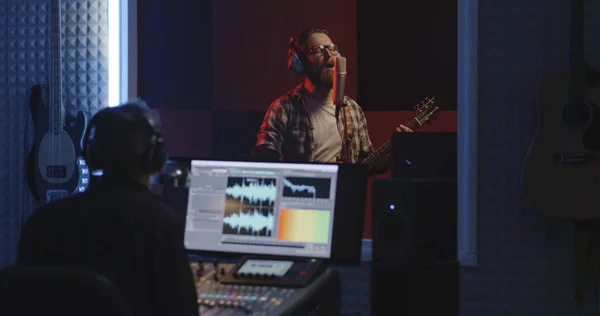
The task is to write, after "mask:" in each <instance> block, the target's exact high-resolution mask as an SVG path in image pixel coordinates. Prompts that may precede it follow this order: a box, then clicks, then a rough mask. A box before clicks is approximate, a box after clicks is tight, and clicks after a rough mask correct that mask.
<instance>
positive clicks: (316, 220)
mask: <svg viewBox="0 0 600 316" xmlns="http://www.w3.org/2000/svg"><path fill="white" fill-rule="evenodd" d="M337 176H338V166H337V165H325V164H323V165H318V164H290V163H262V162H237V161H205V160H193V161H192V164H191V175H190V180H191V181H190V189H189V197H188V207H187V218H186V230H185V240H184V242H185V246H186V248H187V249H189V250H201V251H218V252H236V253H252V254H265V255H282V256H286V255H287V256H302V257H316V258H329V256H330V254H331V239H332V236H331V235H332V230H333V218H334V216H333V215H334V207H335V193H336V186H337Z"/></svg>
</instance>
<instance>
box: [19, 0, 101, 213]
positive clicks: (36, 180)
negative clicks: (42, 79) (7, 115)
mask: <svg viewBox="0 0 600 316" xmlns="http://www.w3.org/2000/svg"><path fill="white" fill-rule="evenodd" d="M50 12H51V26H50V28H51V30H50V33H51V41H50V45H51V62H52V64H51V67H50V80H49V82H50V85H49V86H48V85H45V84H37V85H35V86H33V87H32V89H31V97H30V101H29V106H30V110H31V115H32V118H33V124H34V129H35V137H34V143H33V147H32V149H31V151H30V152H29V154H28V155H27V180H28V184H29V188H30V190H31V193H32V194H33V196H34V198H35V199H36V200H37V201H38V202H41V203H47V202H52V201H55V200H58V199H62V198H65V197H67V196H69V195H71V194H74V193H76V192H83V191H85V190H86V189H87V186H88V183H89V169H88V168H87V165H86V163H85V160H84V159H83V157H81V152H82V141H83V135H84V133H85V129H86V125H87V117H86V115H85V113H83V112H81V111H79V112H78V113H77V117H76V118H68V117H66V116H65V111H64V108H63V103H62V67H61V64H62V56H61V48H60V47H61V37H60V32H61V28H60V27H61V21H60V16H61V14H60V0H52V7H51V10H50ZM73 140H75V141H76V143H75V142H74V141H73Z"/></svg>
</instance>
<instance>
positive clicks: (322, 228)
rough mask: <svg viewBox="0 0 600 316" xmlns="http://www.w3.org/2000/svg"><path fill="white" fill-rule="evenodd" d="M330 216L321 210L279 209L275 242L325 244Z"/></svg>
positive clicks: (327, 239) (327, 237) (327, 238)
mask: <svg viewBox="0 0 600 316" xmlns="http://www.w3.org/2000/svg"><path fill="white" fill-rule="evenodd" d="M330 214H331V213H330V212H329V211H321V210H300V209H281V210H279V220H278V223H277V240H282V241H292V242H305V243H321V244H327V243H328V242H329V226H330V221H331V219H330Z"/></svg>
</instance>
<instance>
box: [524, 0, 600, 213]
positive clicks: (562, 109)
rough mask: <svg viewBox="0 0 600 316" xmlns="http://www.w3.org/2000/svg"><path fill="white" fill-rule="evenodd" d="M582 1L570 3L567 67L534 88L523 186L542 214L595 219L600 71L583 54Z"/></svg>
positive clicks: (599, 205) (599, 198)
mask: <svg viewBox="0 0 600 316" xmlns="http://www.w3.org/2000/svg"><path fill="white" fill-rule="evenodd" d="M583 6H584V5H583V0H572V1H571V22H570V29H571V32H570V43H569V44H570V45H569V46H570V47H569V69H568V71H567V72H563V73H557V74H553V75H551V76H549V77H547V78H546V79H545V80H544V81H543V82H542V84H541V86H540V87H539V89H538V97H537V103H538V126H537V131H536V134H535V137H534V139H533V142H532V143H531V147H530V148H529V152H528V153H527V157H526V159H525V163H524V166H523V172H522V179H521V180H522V189H523V195H524V196H525V198H526V200H527V201H528V202H529V203H530V204H531V205H532V206H533V208H534V209H535V210H536V211H538V212H540V213H542V214H545V215H549V216H554V217H562V218H571V219H592V218H600V156H599V154H600V108H599V107H598V105H600V88H599V87H598V85H599V84H600V80H598V78H600V75H599V74H598V72H596V71H595V70H593V69H591V68H590V67H589V66H588V65H587V63H586V62H585V57H584V36H583V33H584V32H583V26H584V18H583V16H584V7H583Z"/></svg>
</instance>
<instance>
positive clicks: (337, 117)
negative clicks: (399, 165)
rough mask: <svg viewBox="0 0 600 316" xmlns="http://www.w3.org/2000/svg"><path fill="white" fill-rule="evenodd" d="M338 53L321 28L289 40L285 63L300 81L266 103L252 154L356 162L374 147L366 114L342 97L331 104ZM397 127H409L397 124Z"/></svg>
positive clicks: (268, 157)
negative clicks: (266, 106) (265, 111)
mask: <svg viewBox="0 0 600 316" xmlns="http://www.w3.org/2000/svg"><path fill="white" fill-rule="evenodd" d="M338 54H339V53H338V46H337V45H336V44H334V43H333V42H332V41H331V38H329V35H328V33H327V31H326V30H324V29H305V30H302V31H300V32H299V33H298V35H296V37H294V38H292V39H290V47H289V51H288V68H289V69H290V70H292V71H293V72H294V73H295V74H297V75H299V76H303V77H304V82H303V83H301V84H300V85H298V86H297V87H296V88H294V89H292V90H291V91H289V92H288V93H286V94H284V95H282V96H280V97H279V98H277V99H276V100H275V101H273V103H271V105H270V106H269V108H268V110H267V113H266V114H265V118H264V120H263V123H262V124H261V126H260V130H259V132H258V134H257V141H256V146H255V147H254V149H253V150H252V156H253V157H254V158H255V159H257V160H263V161H280V160H283V161H291V162H348V163H360V162H361V161H362V160H363V159H365V158H366V157H367V156H368V155H369V154H370V153H371V152H373V145H372V144H371V140H370V137H369V132H368V129H367V121H366V119H365V115H364V113H363V111H362V109H361V108H360V106H359V105H358V104H357V103H356V101H354V100H352V99H351V98H349V97H347V96H344V97H343V100H342V102H340V103H341V104H340V105H336V104H334V93H335V91H334V88H336V87H334V82H335V81H336V80H335V78H336V69H335V68H336V58H337V57H338ZM338 78H339V77H338ZM337 88H338V89H340V87H337ZM341 88H342V89H343V86H342V87H341ZM344 113H345V119H343V114H344ZM344 123H345V124H346V126H345V127H346V128H344ZM396 130H397V131H406V132H411V131H412V130H411V129H409V128H407V127H405V126H402V125H400V127H398V128H397V129H396ZM343 139H346V144H347V146H343ZM388 163H389V159H385V161H382V163H381V164H380V165H378V166H377V167H376V168H374V169H372V170H370V171H371V172H372V173H380V172H383V171H385V170H386V169H387V165H388Z"/></svg>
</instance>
